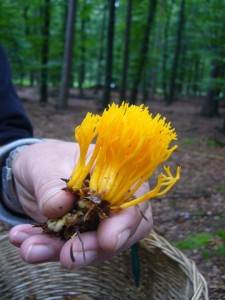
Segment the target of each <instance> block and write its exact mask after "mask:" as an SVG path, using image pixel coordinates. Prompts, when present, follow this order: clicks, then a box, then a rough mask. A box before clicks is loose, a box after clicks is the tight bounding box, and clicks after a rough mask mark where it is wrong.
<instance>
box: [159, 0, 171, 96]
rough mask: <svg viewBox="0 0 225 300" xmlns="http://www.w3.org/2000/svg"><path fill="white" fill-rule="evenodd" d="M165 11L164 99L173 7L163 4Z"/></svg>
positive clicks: (169, 4) (166, 94)
mask: <svg viewBox="0 0 225 300" xmlns="http://www.w3.org/2000/svg"><path fill="white" fill-rule="evenodd" d="M165 5H166V6H165V11H166V22H165V28H164V37H163V55H162V88H163V94H164V99H167V97H168V82H167V77H168V76H167V68H168V57H169V53H168V52H169V51H168V40H169V28H170V22H171V9H172V5H173V1H172V3H168V4H167V3H165Z"/></svg>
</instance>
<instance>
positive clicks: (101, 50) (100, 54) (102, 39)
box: [94, 4, 108, 94]
mask: <svg viewBox="0 0 225 300" xmlns="http://www.w3.org/2000/svg"><path fill="white" fill-rule="evenodd" d="M107 8H108V7H107V4H104V7H103V13H102V15H103V17H102V22H101V28H100V39H99V43H98V44H97V45H99V49H98V61H97V75H96V84H95V91H94V92H95V94H97V93H98V91H99V87H100V86H101V85H102V75H103V74H102V73H103V72H102V61H103V57H104V42H105V27H106V17H107Z"/></svg>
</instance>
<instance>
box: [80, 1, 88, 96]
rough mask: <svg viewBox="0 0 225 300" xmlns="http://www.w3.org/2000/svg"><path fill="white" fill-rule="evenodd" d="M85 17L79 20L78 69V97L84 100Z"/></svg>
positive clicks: (84, 3) (84, 2) (84, 6)
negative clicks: (79, 55)
mask: <svg viewBox="0 0 225 300" xmlns="http://www.w3.org/2000/svg"><path fill="white" fill-rule="evenodd" d="M82 5H83V11H85V8H86V1H83V3H82ZM86 22H87V20H86V16H83V14H82V19H81V37H80V39H81V45H80V52H81V57H80V68H79V79H78V82H79V97H80V98H81V99H83V98H84V89H83V84H84V80H85V52H86V47H85V41H86V33H85V32H86Z"/></svg>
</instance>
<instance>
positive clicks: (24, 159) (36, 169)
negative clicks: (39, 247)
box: [13, 141, 78, 221]
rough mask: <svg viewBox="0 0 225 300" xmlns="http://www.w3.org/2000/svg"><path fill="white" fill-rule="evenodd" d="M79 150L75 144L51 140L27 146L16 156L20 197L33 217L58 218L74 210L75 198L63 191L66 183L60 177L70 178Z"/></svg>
mask: <svg viewBox="0 0 225 300" xmlns="http://www.w3.org/2000/svg"><path fill="white" fill-rule="evenodd" d="M77 151H78V147H77V144H75V143H68V142H61V141H47V142H43V143H38V144H34V145H31V146H29V147H26V148H25V149H24V150H22V151H21V152H20V153H19V154H18V155H17V156H16V157H15V160H14V161H13V173H14V177H15V180H16V187H17V190H18V196H19V200H20V202H21V205H22V207H23V209H24V210H25V212H26V213H27V214H28V215H29V216H30V217H32V218H33V219H35V220H37V221H39V220H40V216H42V215H43V216H45V217H48V218H56V217H60V216H62V215H64V214H65V213H66V212H68V211H69V210H70V209H71V208H72V206H73V202H74V196H73V195H72V194H71V193H67V192H65V191H63V190H62V188H63V187H65V182H63V181H62V180H61V179H60V178H68V177H69V176H70V174H71V171H72V167H73V166H74V164H75V161H76V157H75V153H76V152H77ZM74 157H75V158H74Z"/></svg>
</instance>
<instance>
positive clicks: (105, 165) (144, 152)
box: [67, 103, 180, 208]
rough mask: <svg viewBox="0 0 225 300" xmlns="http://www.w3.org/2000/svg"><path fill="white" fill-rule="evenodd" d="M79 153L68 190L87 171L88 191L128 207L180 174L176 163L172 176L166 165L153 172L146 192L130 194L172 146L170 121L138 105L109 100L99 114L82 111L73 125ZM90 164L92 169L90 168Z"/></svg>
mask: <svg viewBox="0 0 225 300" xmlns="http://www.w3.org/2000/svg"><path fill="white" fill-rule="evenodd" d="M75 137H76V140H77V142H78V143H79V147H80V157H79V161H78V164H77V165H76V166H75V168H74V170H73V172H72V175H71V177H70V180H69V181H68V182H67V186H68V188H69V189H72V190H73V191H77V190H79V189H82V187H83V183H84V181H85V179H86V178H87V176H88V174H89V173H90V172H91V175H90V182H89V188H90V190H89V195H93V196H95V197H98V199H99V200H100V201H101V200H106V201H108V202H109V203H110V205H111V206H112V207H116V208H127V207H130V206H133V205H137V204H139V203H141V202H143V201H145V200H148V199H151V198H155V197H158V196H161V195H163V194H165V193H166V192H168V191H169V190H170V189H171V187H172V186H173V185H174V184H175V183H176V182H177V180H178V179H179V178H180V167H178V168H177V171H176V175H175V176H174V177H173V176H172V174H171V172H170V168H169V167H164V170H165V174H163V173H162V174H160V175H159V176H158V183H157V184H156V187H155V188H153V189H152V190H150V191H149V192H148V193H146V194H145V195H142V196H140V197H138V198H135V197H134V196H133V195H134V193H135V191H137V189H138V188H139V187H140V186H141V184H142V183H143V182H144V181H146V180H148V179H149V178H150V177H151V176H152V174H153V173H154V171H155V170H156V168H157V167H158V166H159V165H160V164H161V163H163V162H165V161H166V160H167V159H168V158H169V157H170V155H171V154H172V152H173V151H174V150H175V149H176V148H177V145H175V146H173V147H171V148H169V146H170V143H171V142H172V141H173V140H176V133H175V130H174V129H173V128H171V125H170V123H166V119H165V118H162V117H161V116H160V115H159V114H158V115H156V116H155V117H153V116H152V114H150V113H149V110H148V108H147V107H144V106H143V105H140V106H135V105H129V104H126V103H122V105H120V106H118V105H116V104H112V105H110V106H109V107H108V109H105V110H104V112H103V114H102V116H99V115H92V114H90V113H88V114H87V116H86V117H85V119H84V120H83V122H82V123H81V125H80V126H78V127H77V128H76V129H75ZM94 139H96V142H95V147H94V150H93V153H92V155H91V156H90V158H89V159H88V161H87V152H88V149H89V146H90V144H91V143H92V142H93V140H94ZM91 169H92V171H91Z"/></svg>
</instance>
